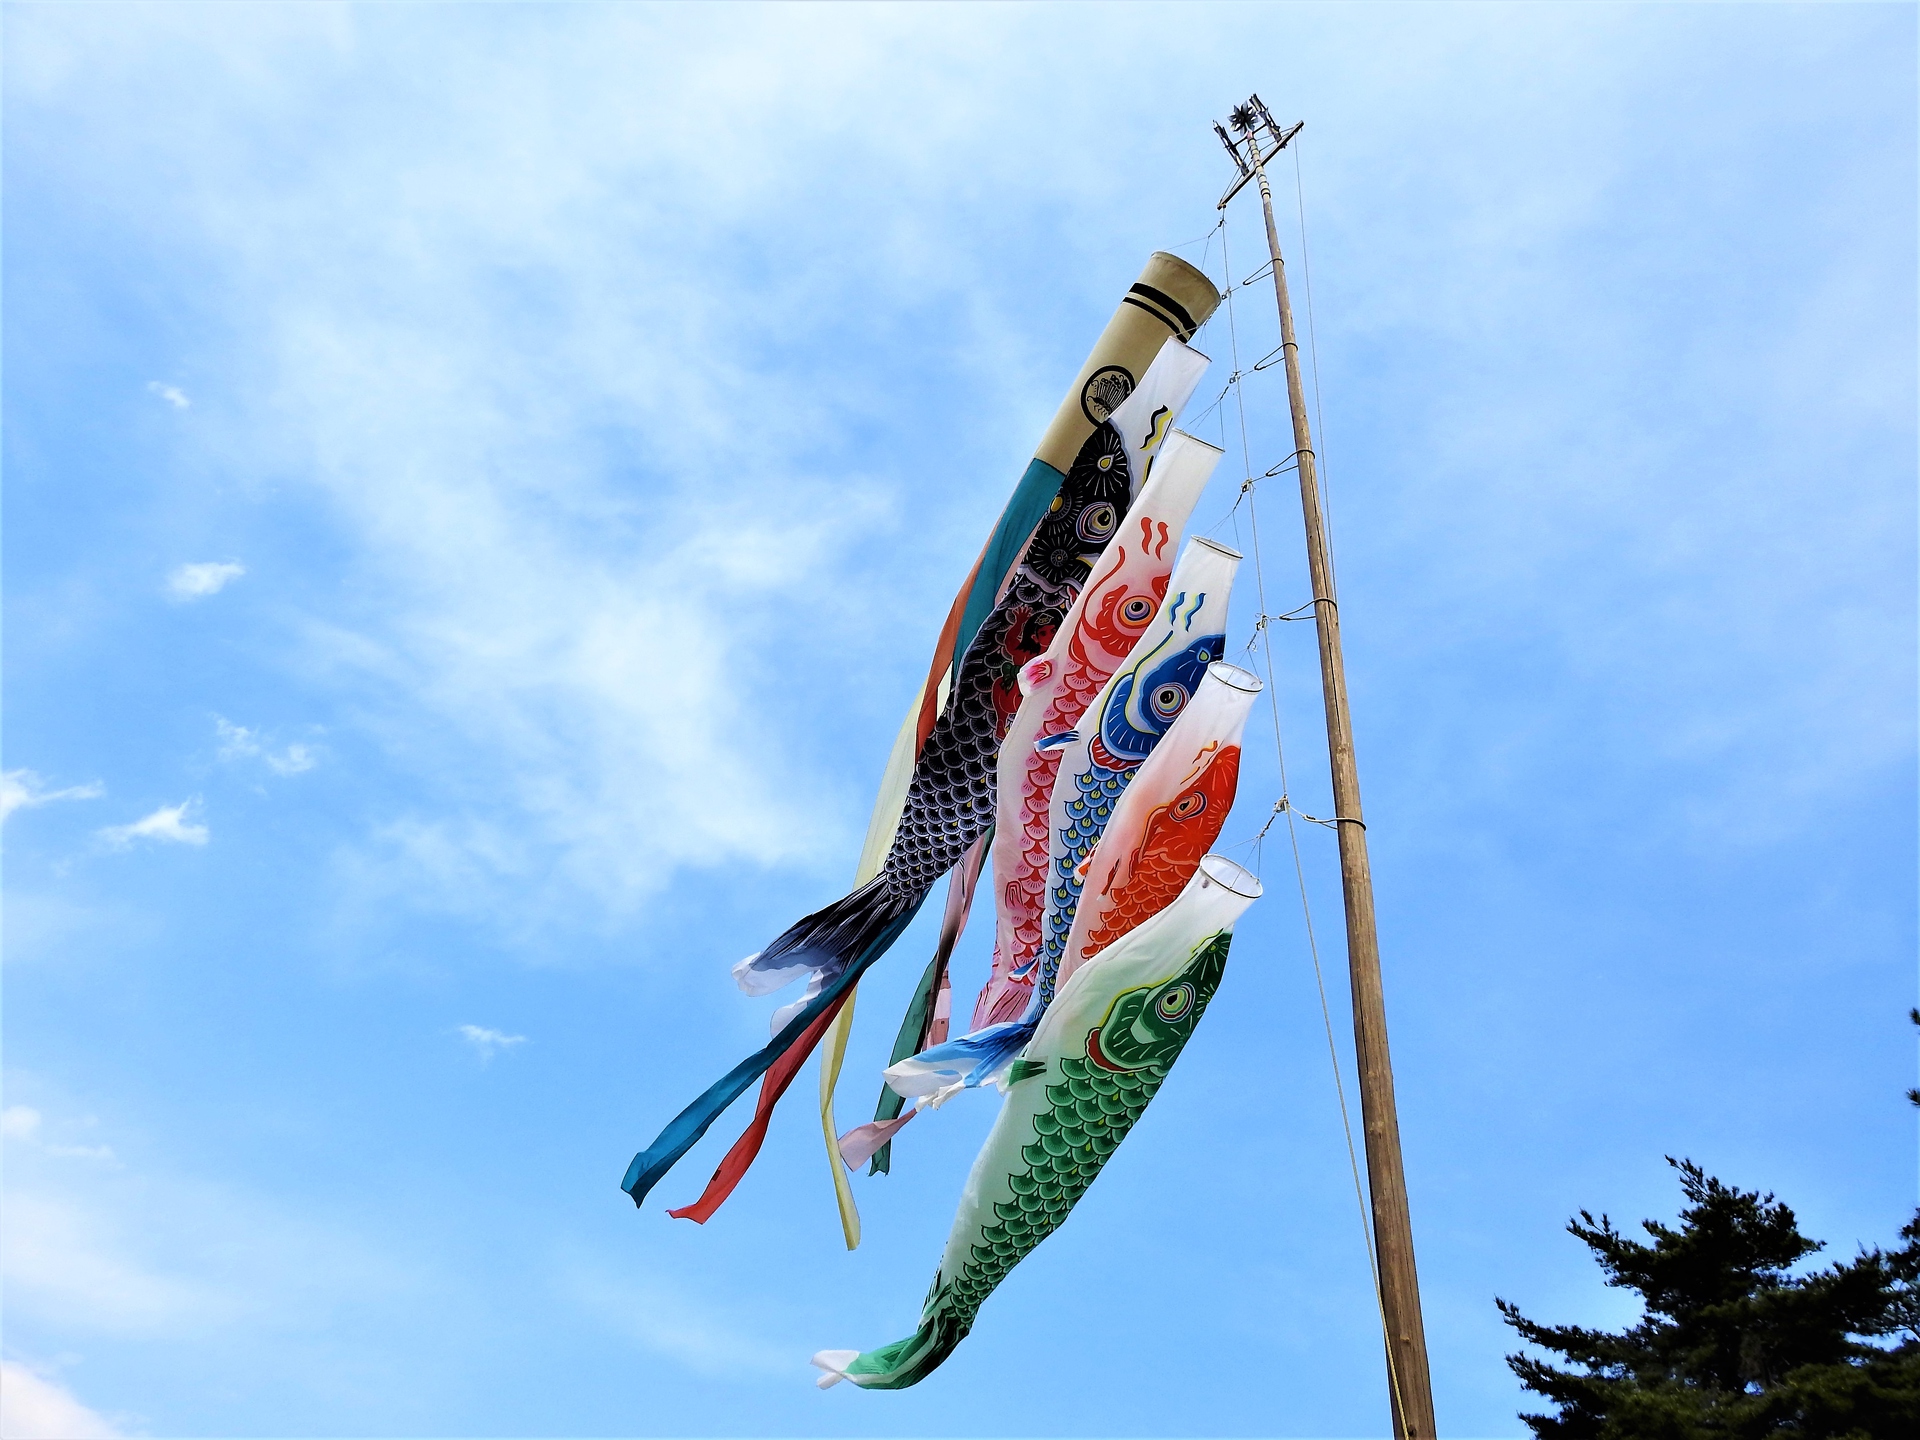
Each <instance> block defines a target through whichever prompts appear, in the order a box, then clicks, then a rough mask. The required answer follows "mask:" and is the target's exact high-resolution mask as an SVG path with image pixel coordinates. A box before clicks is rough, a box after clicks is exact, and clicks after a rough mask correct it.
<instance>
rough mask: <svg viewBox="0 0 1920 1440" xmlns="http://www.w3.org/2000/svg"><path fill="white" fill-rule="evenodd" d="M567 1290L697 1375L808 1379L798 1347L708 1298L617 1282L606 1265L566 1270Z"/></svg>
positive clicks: (627, 1279)
mask: <svg viewBox="0 0 1920 1440" xmlns="http://www.w3.org/2000/svg"><path fill="white" fill-rule="evenodd" d="M562 1284H563V1286H564V1288H565V1290H566V1292H567V1293H568V1295H569V1298H571V1299H572V1300H573V1301H574V1302H575V1303H576V1304H578V1305H580V1306H581V1307H582V1308H584V1309H586V1310H588V1311H591V1312H592V1313H594V1314H595V1315H597V1316H598V1317H599V1318H600V1320H601V1321H602V1322H603V1323H605V1324H606V1325H608V1326H610V1327H611V1328H612V1329H614V1330H617V1331H619V1332H620V1333H622V1334H624V1335H625V1336H627V1338H628V1339H630V1340H632V1341H633V1342H634V1343H636V1344H638V1345H639V1346H640V1347H641V1348H642V1349H644V1350H648V1351H651V1352H652V1353H654V1354H656V1355H661V1356H664V1357H665V1358H667V1359H669V1360H672V1361H674V1362H675V1363H676V1364H679V1365H682V1366H684V1367H685V1368H686V1369H688V1370H691V1371H693V1372H694V1373H695V1374H697V1375H707V1376H715V1377H722V1376H734V1375H740V1374H743V1373H744V1374H758V1375H784V1376H789V1377H791V1378H793V1379H795V1380H799V1379H801V1378H803V1377H804V1373H805V1372H804V1370H803V1366H804V1363H805V1356H804V1355H803V1354H802V1353H801V1351H800V1349H799V1347H798V1346H796V1347H794V1348H793V1349H792V1350H784V1349H782V1348H781V1347H779V1346H777V1345H775V1344H772V1343H770V1342H769V1341H767V1340H765V1339H764V1338H762V1337H761V1336H760V1335H758V1334H756V1333H755V1332H754V1327H753V1323H752V1321H750V1320H748V1319H747V1318H745V1317H744V1316H741V1315H739V1314H738V1313H737V1312H735V1311H734V1310H732V1309H731V1308H729V1307H727V1306H724V1305H721V1304H717V1303H715V1302H714V1301H713V1300H712V1298H711V1297H709V1296H707V1295H694V1294H689V1293H688V1292H686V1291H684V1290H682V1289H681V1288H680V1287H678V1286H675V1285H671V1284H668V1283H664V1282H662V1281H659V1280H656V1279H652V1278H649V1277H646V1276H642V1275H635V1274H633V1273H631V1272H629V1273H626V1274H623V1275H620V1276H619V1277H617V1278H614V1277H610V1276H609V1275H608V1274H607V1273H606V1267H605V1263H604V1262H602V1263H601V1264H600V1265H599V1266H592V1265H588V1264H586V1263H584V1262H582V1261H578V1260H576V1261H574V1262H572V1263H570V1264H569V1265H567V1266H566V1268H565V1271H564V1273H563V1278H562Z"/></svg>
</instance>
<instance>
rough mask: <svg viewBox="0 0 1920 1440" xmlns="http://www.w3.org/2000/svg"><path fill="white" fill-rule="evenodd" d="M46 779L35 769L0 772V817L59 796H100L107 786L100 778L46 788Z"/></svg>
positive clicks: (87, 797)
mask: <svg viewBox="0 0 1920 1440" xmlns="http://www.w3.org/2000/svg"><path fill="white" fill-rule="evenodd" d="M45 785H46V781H44V780H42V779H41V778H40V777H39V776H38V775H36V774H34V772H33V771H31V770H8V771H6V772H5V773H4V774H0V821H4V820H5V819H6V818H7V816H9V815H11V814H13V812H14V811H16V810H30V809H32V808H33V807H34V806H36V805H46V804H49V803H51V802H52V801H55V800H98V799H99V798H100V797H101V796H102V795H104V794H106V793H107V787H106V786H104V785H102V784H101V783H100V782H99V781H98V780H91V781H89V782H88V783H86V784H85V785H69V786H67V787H66V788H65V789H62V790H48V789H46V788H44V787H45Z"/></svg>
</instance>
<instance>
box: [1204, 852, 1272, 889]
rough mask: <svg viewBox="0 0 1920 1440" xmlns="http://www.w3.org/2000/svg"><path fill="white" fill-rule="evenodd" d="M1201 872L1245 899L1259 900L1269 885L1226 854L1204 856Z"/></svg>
mask: <svg viewBox="0 0 1920 1440" xmlns="http://www.w3.org/2000/svg"><path fill="white" fill-rule="evenodd" d="M1200 874H1201V876H1202V877H1204V878H1205V879H1207V880H1211V881H1212V882H1213V883H1214V884H1215V885H1218V886H1219V887H1220V888H1221V889H1223V890H1226V891H1229V892H1230V893H1232V894H1235V895H1238V896H1240V898H1241V899H1243V900H1258V899H1259V898H1260V897H1261V896H1262V895H1263V894H1265V893H1266V888H1267V887H1266V886H1264V885H1262V884H1261V883H1260V877H1259V876H1258V875H1255V874H1254V873H1253V872H1252V871H1251V870H1249V869H1247V867H1246V866H1244V865H1241V864H1239V863H1238V862H1237V861H1233V860H1229V859H1228V858H1227V857H1226V856H1224V855H1206V856H1203V857H1202V858H1201V860H1200Z"/></svg>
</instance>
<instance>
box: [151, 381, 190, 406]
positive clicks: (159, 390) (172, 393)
mask: <svg viewBox="0 0 1920 1440" xmlns="http://www.w3.org/2000/svg"><path fill="white" fill-rule="evenodd" d="M147 389H149V390H151V391H152V392H153V393H154V394H156V395H158V396H159V397H160V398H161V399H162V400H164V401H166V402H167V404H169V405H171V406H173V408H174V409H176V410H185V409H188V408H190V407H191V406H192V404H193V402H192V401H191V400H189V399H188V398H187V392H186V391H184V390H182V389H181V388H180V387H179V386H178V385H163V384H161V382H160V381H158V380H149V381H148V382H147Z"/></svg>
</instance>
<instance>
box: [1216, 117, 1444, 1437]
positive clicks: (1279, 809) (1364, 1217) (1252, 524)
mask: <svg viewBox="0 0 1920 1440" xmlns="http://www.w3.org/2000/svg"><path fill="white" fill-rule="evenodd" d="M1294 163H1295V167H1296V176H1295V178H1296V182H1297V181H1298V165H1299V157H1298V155H1297V154H1296V155H1295V157H1294ZM1296 188H1297V186H1296ZM1300 204H1301V215H1302V226H1303V241H1302V247H1301V249H1302V259H1303V260H1304V258H1305V243H1304V224H1305V200H1304V198H1302V200H1301V202H1300ZM1224 223H1225V216H1224V215H1223V216H1222V224H1223V226H1224ZM1220 260H1221V265H1222V268H1223V270H1224V272H1225V275H1226V281H1227V283H1226V285H1225V286H1224V287H1223V288H1224V290H1225V298H1226V311H1227V334H1228V337H1229V343H1230V345H1231V347H1232V352H1233V374H1232V375H1231V376H1230V377H1229V378H1228V380H1227V388H1228V389H1229V390H1232V391H1233V392H1234V403H1235V405H1236V406H1237V408H1238V410H1239V419H1240V460H1241V473H1242V475H1243V476H1244V479H1243V480H1242V483H1241V486H1240V494H1239V496H1238V497H1236V498H1235V500H1234V502H1233V508H1232V509H1231V510H1229V511H1228V512H1227V515H1226V517H1225V520H1232V521H1233V525H1234V534H1235V536H1236V538H1237V537H1238V535H1239V530H1240V526H1239V521H1238V519H1237V518H1236V517H1237V516H1238V513H1239V509H1240V503H1241V501H1243V500H1244V501H1245V502H1246V504H1247V524H1248V529H1249V531H1250V532H1251V535H1252V538H1253V547H1252V548H1253V573H1254V582H1255V586H1256V593H1257V595H1258V598H1259V602H1260V621H1259V623H1257V624H1256V625H1255V627H1254V637H1255V639H1256V640H1258V641H1259V642H1260V643H1261V647H1262V650H1263V652H1264V655H1265V659H1266V670H1267V674H1266V682H1267V684H1266V690H1267V702H1268V705H1269V707H1270V709H1271V711H1272V717H1273V748H1274V758H1275V761H1276V763H1277V765H1278V767H1279V771H1280V798H1279V799H1278V800H1277V801H1275V802H1274V806H1273V811H1272V813H1271V814H1269V815H1268V816H1267V821H1266V824H1265V825H1263V826H1261V828H1260V831H1259V833H1258V834H1257V835H1255V836H1254V837H1253V838H1252V842H1251V843H1252V845H1253V861H1254V863H1253V869H1254V872H1255V874H1258V873H1259V871H1260V869H1261V861H1262V859H1263V856H1264V850H1265V843H1266V836H1267V832H1268V831H1269V830H1271V829H1272V828H1273V823H1274V821H1275V820H1277V819H1279V818H1280V816H1282V815H1285V816H1286V817H1287V840H1288V843H1289V846H1290V848H1291V850H1292V854H1293V874H1294V882H1295V884H1296V886H1297V887H1298V889H1299V892H1300V917H1301V920H1302V922H1303V924H1304V926H1305V928H1306V935H1307V953H1308V955H1309V956H1310V957H1311V958H1312V960H1313V982H1314V987H1315V989H1316V990H1317V991H1318V992H1319V997H1320V1022H1321V1025H1322V1026H1323V1028H1324V1029H1325V1031H1326V1036H1327V1059H1328V1061H1329V1063H1330V1064H1331V1066H1332V1069H1333V1088H1334V1094H1335V1096H1336V1097H1337V1099H1338V1100H1339V1104H1340V1129H1341V1132H1342V1134H1343V1135H1344V1136H1345V1138H1346V1144H1347V1168H1348V1170H1349V1171H1350V1172H1351V1173H1352V1177H1353V1198H1354V1202H1355V1204H1356V1206H1357V1207H1358V1209H1359V1212H1360V1239H1361V1244H1362V1245H1363V1246H1364V1247H1365V1249H1366V1252H1367V1271H1368V1273H1369V1275H1370V1276H1371V1277H1372V1279H1373V1302H1374V1313H1375V1314H1376V1315H1377V1316H1378V1318H1379V1321H1380V1338H1381V1341H1382V1342H1383V1344H1384V1346H1385V1349H1386V1355H1387V1378H1388V1381H1389V1383H1390V1384H1391V1386H1392V1389H1393V1399H1394V1404H1395V1408H1396V1410H1397V1411H1398V1413H1399V1414H1400V1415H1402V1416H1404V1415H1405V1414H1406V1405H1405V1403H1404V1401H1403V1400H1402V1399H1401V1395H1400V1374H1399V1364H1398V1362H1397V1361H1396V1359H1395V1358H1394V1353H1393V1334H1392V1331H1391V1330H1390V1329H1389V1327H1388V1325H1387V1311H1386V1305H1385V1302H1384V1301H1383V1300H1382V1299H1381V1296H1380V1258H1379V1255H1378V1253H1377V1251H1376V1249H1375V1246H1374V1238H1373V1221H1372V1212H1371V1210H1370V1208H1369V1207H1368V1205H1367V1197H1366V1185H1365V1182H1364V1181H1363V1180H1362V1179H1361V1176H1360V1155H1359V1151H1358V1149H1357V1148H1356V1147H1355V1145H1354V1143H1353V1115H1352V1112H1351V1110H1350V1109H1349V1108H1348V1106H1347V1085H1346V1079H1345V1077H1344V1075H1343V1074H1342V1073H1341V1069H1340V1047H1339V1043H1338V1042H1337V1041H1336V1040H1335V1038H1334V1033H1333V1009H1332V1007H1331V1006H1330V1005H1329V1004H1328V1002H1327V980H1326V971H1325V967H1324V966H1323V965H1322V964H1321V962H1320V942H1319V938H1318V936H1317V935H1316V933H1315V931H1314V925H1313V906H1312V903H1311V901H1310V900H1309V899H1308V897H1307V872H1306V865H1305V862H1304V861H1303V860H1302V858H1301V854H1300V831H1299V828H1298V827H1297V826H1296V825H1295V824H1294V817H1295V816H1296V815H1298V816H1299V817H1300V818H1302V819H1304V820H1309V821H1311V822H1312V823H1314V824H1316V825H1323V826H1326V827H1327V828H1329V829H1337V828H1338V827H1339V825H1341V824H1342V823H1346V824H1353V825H1359V826H1360V828H1361V829H1362V831H1364V830H1365V829H1366V826H1365V823H1364V822H1362V821H1361V820H1359V819H1358V818H1357V817H1354V816H1344V815H1335V816H1334V817H1333V818H1332V819H1331V820H1325V819H1320V818H1318V817H1315V816H1310V815H1308V814H1306V812H1305V811H1302V810H1299V809H1297V808H1296V807H1295V806H1294V804H1293V802H1292V800H1291V798H1290V797H1289V790H1290V788H1291V787H1290V786H1289V785H1288V782H1287V752H1286V745H1285V742H1284V740H1283V738H1282V735H1281V728H1280V699H1279V694H1278V688H1277V687H1276V685H1275V684H1274V675H1275V671H1274V665H1273V638H1272V627H1271V626H1270V625H1269V624H1268V623H1267V620H1268V618H1269V616H1268V611H1267V593H1266V566H1265V564H1264V563H1263V559H1262V555H1261V550H1260V520H1259V502H1258V496H1257V495H1256V493H1255V491H1256V480H1255V477H1254V475H1253V465H1252V461H1251V459H1250V450H1251V447H1250V446H1249V445H1248V443H1247V401H1246V392H1245V386H1244V384H1243V380H1244V376H1243V375H1242V372H1241V370H1240V332H1239V325H1238V322H1237V319H1236V316H1235V312H1234V304H1233V296H1234V291H1235V290H1237V289H1240V288H1243V287H1242V286H1240V285H1235V284H1234V283H1233V266H1232V262H1231V260H1230V259H1229V258H1228V254H1227V236H1226V231H1225V229H1224V228H1223V229H1222V230H1221V232H1220ZM1272 264H1273V262H1272V261H1271V260H1269V261H1268V263H1267V266H1266V268H1265V269H1264V270H1262V271H1261V272H1258V273H1256V275H1255V276H1254V277H1253V278H1254V279H1259V278H1260V276H1261V275H1263V274H1266V273H1270V272H1271V270H1272ZM1251 283H1252V281H1251V280H1249V281H1246V282H1243V285H1244V284H1251ZM1308 306H1309V309H1308V316H1309V319H1308V337H1309V340H1311V338H1312V334H1313V328H1312V318H1311V316H1312V309H1311V306H1312V301H1311V299H1309V301H1308ZM1280 348H1281V349H1282V350H1284V349H1285V348H1286V347H1285V345H1284V344H1283V345H1282V346H1281V347H1280ZM1269 358H1271V356H1269ZM1256 368H1258V367H1256ZM1224 398H1225V397H1224V395H1223V396H1222V399H1224ZM1314 399H1315V404H1316V413H1317V409H1318V401H1319V375H1318V370H1317V368H1316V371H1315V377H1314ZM1215 404H1216V405H1218V404H1220V401H1216V402H1215ZM1225 414H1226V412H1225V410H1224V409H1222V411H1221V421H1222V425H1221V428H1222V439H1223V440H1224V438H1225ZM1322 435H1323V443H1324V429H1323V432H1322ZM1222 448H1223V449H1224V448H1225V447H1224V445H1223V446H1222ZM1311 453H1312V452H1311V451H1307V450H1304V449H1301V450H1295V451H1294V453H1293V455H1292V456H1290V457H1289V459H1288V460H1287V461H1283V462H1282V463H1281V465H1279V466H1276V467H1274V469H1273V470H1270V471H1268V472H1267V474H1265V475H1262V476H1260V477H1259V478H1260V479H1267V478H1269V477H1271V476H1272V475H1273V474H1275V473H1276V472H1277V471H1279V470H1281V469H1284V468H1287V467H1288V466H1289V465H1293V466H1297V465H1298V462H1299V458H1300V456H1301V455H1302V454H1311ZM1322 516H1323V524H1324V523H1325V521H1324V516H1325V511H1324V508H1323V510H1322ZM1221 523H1224V520H1223V522H1221ZM1215 528H1218V526H1217V525H1216V527H1215ZM1327 541H1328V551H1329V554H1328V561H1327V568H1328V580H1329V582H1330V583H1331V581H1332V568H1333V561H1332V555H1331V550H1332V535H1331V530H1330V527H1329V530H1328V534H1327ZM1332 588H1334V590H1335V591H1336V593H1337V591H1338V587H1337V586H1334V587H1332ZM1322 603H1325V604H1329V605H1335V606H1336V613H1337V602H1336V601H1335V600H1334V599H1333V597H1331V596H1315V597H1314V598H1313V599H1312V600H1310V601H1308V602H1307V604H1308V605H1312V606H1314V607H1316V613H1317V607H1318V606H1319V605H1320V604H1322ZM1302 608H1305V607H1303V606H1296V607H1295V609H1296V610H1298V609H1302ZM1293 613H1294V612H1291V611H1290V612H1288V616H1289V617H1290V616H1292V615H1293ZM1275 618H1287V617H1275ZM1302 618H1304V617H1302ZM1247 648H1248V650H1249V651H1251V650H1252V648H1253V641H1249V642H1248V646H1247ZM1243 843H1244V842H1243Z"/></svg>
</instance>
